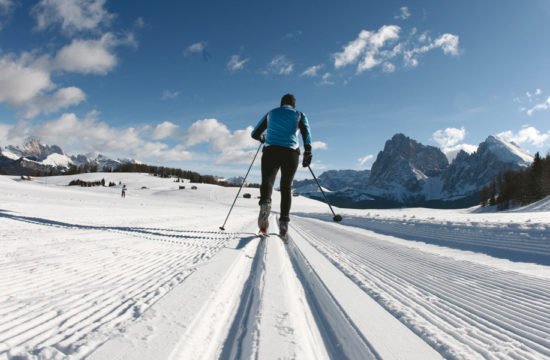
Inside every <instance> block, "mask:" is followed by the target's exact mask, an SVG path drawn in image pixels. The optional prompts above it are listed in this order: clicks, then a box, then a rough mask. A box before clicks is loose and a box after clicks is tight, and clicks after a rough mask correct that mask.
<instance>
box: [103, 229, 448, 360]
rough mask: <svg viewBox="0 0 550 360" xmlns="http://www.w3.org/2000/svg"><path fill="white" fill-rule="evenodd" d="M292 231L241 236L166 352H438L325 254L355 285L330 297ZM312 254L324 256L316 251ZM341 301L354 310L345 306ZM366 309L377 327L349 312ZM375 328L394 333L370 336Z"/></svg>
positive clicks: (253, 355)
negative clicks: (283, 236)
mask: <svg viewBox="0 0 550 360" xmlns="http://www.w3.org/2000/svg"><path fill="white" fill-rule="evenodd" d="M271 223H272V224H273V223H275V219H271ZM295 236H296V238H297V239H298V238H299V240H298V243H297V242H295V241H294V239H293V238H291V239H290V243H289V244H288V245H284V244H283V242H282V241H281V240H280V238H279V237H278V236H277V235H275V234H271V235H270V236H269V237H267V238H260V237H256V238H252V237H250V236H248V237H246V238H243V240H242V241H241V242H240V245H239V246H237V248H239V249H240V250H241V252H240V254H239V255H236V257H235V259H234V260H233V262H232V264H231V266H230V267H229V268H228V269H227V271H226V275H225V277H224V279H222V281H221V282H220V284H219V286H218V287H216V291H215V292H214V293H212V294H210V296H209V297H208V299H206V301H205V302H204V305H203V306H202V308H201V309H200V311H199V312H198V314H197V315H196V316H195V320H194V321H193V323H192V324H191V325H190V326H189V327H188V328H187V329H186V330H185V332H184V334H182V336H181V337H180V338H179V340H178V341H177V344H175V346H174V350H172V351H171V353H170V354H169V356H168V358H169V359H171V360H177V359H187V358H190V357H192V358H194V359H216V358H219V359H278V358H291V359H302V358H304V359H361V360H366V359H381V358H383V359H398V358H400V359H406V358H417V356H419V355H420V356H422V358H423V359H437V358H440V355H439V354H438V353H437V352H436V351H434V350H433V349H432V348H431V347H430V346H429V345H427V344H426V343H425V342H424V341H423V340H422V339H420V338H419V337H418V336H416V335H415V334H414V333H413V332H412V331H410V330H409V329H408V328H407V327H406V326H404V325H402V324H401V323H399V321H397V320H396V319H395V318H393V317H392V316H391V315H390V314H389V313H387V312H386V311H384V310H383V309H382V308H381V307H380V306H378V305H377V304H376V303H375V302H374V301H372V300H371V299H369V296H368V295H367V294H366V293H365V292H363V291H362V290H361V289H360V288H359V287H357V286H356V285H355V284H353V283H352V282H351V281H350V280H349V279H347V278H346V277H345V276H343V275H342V274H341V273H340V272H339V271H338V270H337V269H336V268H335V267H334V266H333V265H331V264H330V263H329V262H328V261H327V260H325V263H324V264H323V267H326V266H327V264H328V266H329V267H330V268H331V270H329V272H332V273H334V272H338V273H340V278H338V279H337V281H338V282H339V283H340V284H341V283H342V282H345V283H346V286H348V287H351V288H352V289H353V290H352V292H351V293H348V292H346V293H339V294H336V296H335V293H334V292H333V291H331V289H330V287H329V286H327V285H326V284H325V282H324V281H323V279H322V276H321V275H320V274H318V273H317V272H316V270H315V267H314V266H312V264H310V262H309V260H308V257H307V256H306V255H304V253H303V250H304V246H306V247H307V251H308V252H311V250H312V248H311V247H310V246H308V245H307V244H305V243H303V239H302V238H301V237H300V236H299V235H297V234H296V235H295ZM313 251H315V252H316V250H313ZM317 255H318V256H319V257H322V256H321V255H320V253H318V254H317ZM325 275H326V274H324V275H323V276H325ZM328 276H329V277H331V276H333V275H330V274H329V275H328ZM192 277H193V276H191V278H192ZM333 279H334V278H333ZM191 281H193V280H192V279H191ZM347 296H353V301H355V302H356V304H355V305H357V303H360V306H361V307H363V308H364V309H363V310H358V309H357V308H356V306H355V305H351V307H350V303H349V301H346V300H345V297H347ZM342 300H344V304H343V306H342V305H341V301H342ZM369 301H370V304H366V303H367V302H369ZM365 305H367V306H366V307H365ZM346 307H350V309H351V311H352V312H354V313H352V314H350V313H348V309H347V308H346ZM373 307H374V308H376V309H374V308H373ZM358 311H359V313H358ZM371 311H372V312H371ZM369 313H370V315H372V317H373V320H372V322H371V324H374V323H375V322H378V321H382V322H384V324H385V325H384V328H383V329H376V328H373V329H371V330H367V331H365V329H366V328H367V327H368V323H369V322H368V321H366V323H367V325H365V321H364V320H362V321H360V323H359V324H357V323H356V322H354V321H353V320H352V316H353V317H355V316H357V315H358V314H359V316H362V317H368V316H369ZM378 330H384V331H389V332H391V334H392V335H391V336H388V334H381V336H376V335H375V334H374V333H375V332H376V331H378ZM370 337H372V338H373V340H374V343H373V344H371V342H370ZM394 337H398V338H399V339H397V340H396V339H395V338H394ZM199 349H200V350H199ZM413 354H414V355H413ZM111 355H112V354H111ZM92 358H94V359H95V358H98V359H99V358H100V357H97V356H95V357H94V356H92ZM126 358H131V357H126Z"/></svg>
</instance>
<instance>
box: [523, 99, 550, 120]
mask: <svg viewBox="0 0 550 360" xmlns="http://www.w3.org/2000/svg"><path fill="white" fill-rule="evenodd" d="M548 109H550V96H549V97H548V98H547V99H546V100H544V101H543V102H541V103H538V104H536V105H535V106H533V107H531V108H529V109H527V110H525V112H526V113H527V115H529V116H531V115H533V114H534V113H535V112H537V111H544V110H548Z"/></svg>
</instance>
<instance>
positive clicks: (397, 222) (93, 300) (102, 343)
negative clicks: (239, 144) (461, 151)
mask: <svg viewBox="0 0 550 360" xmlns="http://www.w3.org/2000/svg"><path fill="white" fill-rule="evenodd" d="M103 177H104V178H105V180H106V181H107V182H108V181H115V182H116V183H117V184H118V181H122V182H123V183H125V184H126V185H127V187H128V193H127V196H128V197H127V198H126V199H121V198H120V188H101V187H99V188H77V187H67V186H65V185H66V184H67V183H68V182H69V181H70V180H71V179H73V178H80V179H82V180H86V181H92V180H98V179H101V178H103ZM178 185H179V184H178V183H174V182H173V180H172V179H160V178H155V177H153V176H149V175H146V174H116V173H115V174H101V173H98V174H79V175H75V176H72V177H51V178H48V179H40V180H33V181H31V182H28V181H13V180H11V179H10V178H8V177H3V176H0V204H1V205H0V249H1V251H0V359H1V360H14V359H18V360H21V359H25V360H27V359H29V360H35V359H67V358H71V359H82V358H87V359H94V360H98V359H99V360H101V359H115V358H116V359H132V360H139V359H152V358H154V359H168V358H170V359H182V358H190V357H191V358H200V359H214V358H221V359H242V358H260V359H272V358H273V359H275V358H297V359H302V358H305V359H309V358H315V359H324V358H350V359H368V358H384V359H397V358H402V359H406V358H411V359H417V358H422V359H429V358H439V357H445V358H450V359H470V358H489V359H499V358H506V359H508V358H521V359H540V358H550V343H549V342H550V327H549V326H548V325H547V324H549V323H550V295H549V294H550V268H549V267H548V266H546V265H547V264H545V262H544V259H546V258H547V255H546V254H545V253H544V251H546V249H547V242H548V238H549V236H547V235H548V229H549V228H550V216H548V211H545V210H544V209H545V206H546V205H544V204H543V203H540V204H538V205H537V206H536V207H534V208H533V209H534V210H533V211H536V212H534V213H533V212H529V211H528V210H525V209H524V210H521V209H520V210H516V211H515V212H514V213H511V212H507V213H504V214H502V213H498V214H491V213H475V212H473V211H475V210H474V209H470V210H430V209H406V210H399V209H397V210H376V211H373V210H342V209H337V212H338V213H341V214H342V215H344V221H343V222H342V223H340V224H335V223H332V222H331V221H330V219H331V217H330V216H329V215H324V214H326V213H327V207H326V204H323V203H320V202H317V201H313V200H310V199H306V198H303V197H295V198H293V210H295V211H296V212H295V214H296V213H299V214H300V215H303V216H294V217H293V218H292V221H291V223H290V225H291V227H290V237H291V239H290V244H289V245H287V246H284V245H283V244H282V242H281V241H280V239H279V238H278V236H276V235H272V236H270V237H268V238H266V239H265V240H260V239H259V238H258V237H256V236H255V234H254V231H255V227H256V225H255V219H256V216H257V199H255V197H256V196H257V194H258V190H257V189H246V190H244V191H243V192H249V193H251V194H252V199H242V198H241V199H239V200H238V201H237V204H236V206H235V208H234V210H233V213H232V215H231V218H230V220H229V222H228V224H227V226H226V228H227V229H228V232H220V231H218V226H219V225H221V223H222V222H223V220H224V219H225V216H226V214H227V210H228V209H229V206H230V205H231V203H232V202H233V199H234V196H235V195H236V193H237V189H236V188H221V187H218V186H211V185H205V184H198V185H197V186H198V190H190V189H186V190H178V189H177V187H178ZM188 185H189V184H186V186H187V187H189V186H188ZM143 187H146V189H142V188H143ZM273 201H274V205H273V209H274V210H276V209H277V208H278V204H279V202H278V193H274V199H273ZM315 218H317V219H315ZM320 219H321V220H320ZM322 220H328V221H322ZM270 222H271V225H272V226H271V230H272V231H277V229H276V225H275V224H276V220H275V217H274V216H272V217H271V219H270ZM365 228H367V229H371V230H374V232H373V231H369V230H366V229H365ZM412 240H416V241H412ZM419 240H420V241H421V242H420V241H419ZM434 244H437V246H436V245H434ZM503 244H504V246H503ZM464 250H469V251H464ZM473 251H475V252H473ZM500 251H503V252H500ZM487 254H489V255H494V256H500V257H501V258H502V257H503V258H506V259H501V258H496V257H493V256H489V255H487ZM518 254H519V255H518ZM526 255H527V256H526ZM537 256H538V257H537ZM541 259H542V260H541ZM510 260H514V261H515V262H512V261H510ZM518 260H523V261H527V260H529V261H535V262H537V263H521V262H517V261H518Z"/></svg>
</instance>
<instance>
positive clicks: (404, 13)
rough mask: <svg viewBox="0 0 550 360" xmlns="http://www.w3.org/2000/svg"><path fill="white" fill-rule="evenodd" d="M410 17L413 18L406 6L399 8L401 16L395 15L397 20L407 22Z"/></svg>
mask: <svg viewBox="0 0 550 360" xmlns="http://www.w3.org/2000/svg"><path fill="white" fill-rule="evenodd" d="M409 17H411V12H410V11H409V8H408V7H406V6H402V7H400V8H399V15H395V16H394V17H393V18H394V19H396V20H407V19H408V18H409Z"/></svg>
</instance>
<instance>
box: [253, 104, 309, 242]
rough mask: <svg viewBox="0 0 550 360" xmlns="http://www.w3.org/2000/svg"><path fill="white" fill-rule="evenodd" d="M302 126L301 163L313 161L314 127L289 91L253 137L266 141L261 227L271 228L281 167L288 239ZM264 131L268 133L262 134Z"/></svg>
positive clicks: (282, 222)
mask: <svg viewBox="0 0 550 360" xmlns="http://www.w3.org/2000/svg"><path fill="white" fill-rule="evenodd" d="M298 130H300V133H301V134H302V140H303V144H304V150H305V151H304V157H303V160H302V166H303V167H308V166H309V165H310V164H311V159H312V153H311V131H310V127H309V121H308V118H307V116H306V115H305V114H304V113H302V112H300V111H298V110H296V98H295V97H294V95H292V94H286V95H284V96H283V97H282V98H281V105H280V107H278V108H275V109H273V110H271V111H269V112H268V113H267V114H266V115H265V116H264V117H262V119H261V120H260V122H259V123H258V125H256V127H255V128H254V130H253V131H252V134H251V135H252V138H254V139H256V140H258V141H260V142H262V143H264V148H263V151H262V165H261V167H262V184H261V186H260V201H259V205H260V214H259V216H258V227H259V228H260V232H261V233H263V234H266V233H267V229H268V228H269V213H270V211H271V194H272V192H273V184H274V182H275V178H276V177H277V173H278V172H279V169H280V170H281V183H280V192H281V213H280V217H279V235H280V236H281V238H282V239H283V240H285V241H286V240H287V232H288V223H289V221H290V217H289V213H290V206H291V202H292V181H293V180H294V175H295V174H296V170H297V169H298V163H299V160H300V146H299V144H298V138H297V136H296V135H297V132H298ZM264 132H265V134H263V133H264Z"/></svg>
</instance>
